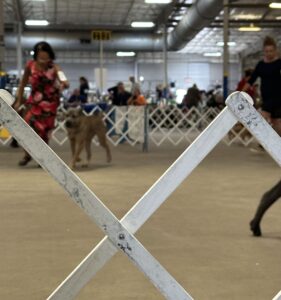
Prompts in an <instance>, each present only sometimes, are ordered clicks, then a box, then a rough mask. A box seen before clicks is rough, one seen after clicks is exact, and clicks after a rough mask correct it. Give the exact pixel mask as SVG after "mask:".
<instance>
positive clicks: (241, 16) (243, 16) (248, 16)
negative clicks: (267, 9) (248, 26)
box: [231, 14, 262, 20]
mask: <svg viewBox="0 0 281 300" xmlns="http://www.w3.org/2000/svg"><path fill="white" fill-rule="evenodd" d="M231 17H232V18H233V19H234V20H257V19H260V18H261V17H262V15H254V14H238V15H233V16H231Z"/></svg>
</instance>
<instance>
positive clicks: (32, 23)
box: [24, 20, 49, 26]
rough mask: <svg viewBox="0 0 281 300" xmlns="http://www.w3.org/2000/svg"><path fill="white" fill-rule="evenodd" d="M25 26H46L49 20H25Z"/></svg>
mask: <svg viewBox="0 0 281 300" xmlns="http://www.w3.org/2000/svg"><path fill="white" fill-rule="evenodd" d="M24 23H25V25H26V26H48V25H49V22H48V21H47V20H26V21H25V22H24Z"/></svg>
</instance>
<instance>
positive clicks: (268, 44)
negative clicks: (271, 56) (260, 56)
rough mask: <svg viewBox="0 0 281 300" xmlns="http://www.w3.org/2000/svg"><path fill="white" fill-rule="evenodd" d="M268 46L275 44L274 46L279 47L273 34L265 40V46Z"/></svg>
mask: <svg viewBox="0 0 281 300" xmlns="http://www.w3.org/2000/svg"><path fill="white" fill-rule="evenodd" d="M267 46H273V47H274V48H277V44H276V41H275V40H274V38H272V37H271V36H266V37H265V38H264V40H263V47H267Z"/></svg>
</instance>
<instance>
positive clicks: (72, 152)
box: [69, 138, 75, 157]
mask: <svg viewBox="0 0 281 300" xmlns="http://www.w3.org/2000/svg"><path fill="white" fill-rule="evenodd" d="M69 142H70V148H71V154H72V157H73V156H74V154H75V138H71V139H69Z"/></svg>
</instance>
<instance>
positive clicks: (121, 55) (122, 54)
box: [116, 51, 136, 57]
mask: <svg viewBox="0 0 281 300" xmlns="http://www.w3.org/2000/svg"><path fill="white" fill-rule="evenodd" d="M116 55H117V56H120V57H130V56H135V55H136V53H135V52H133V51H130V52H121V51H119V52H117V53H116Z"/></svg>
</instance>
